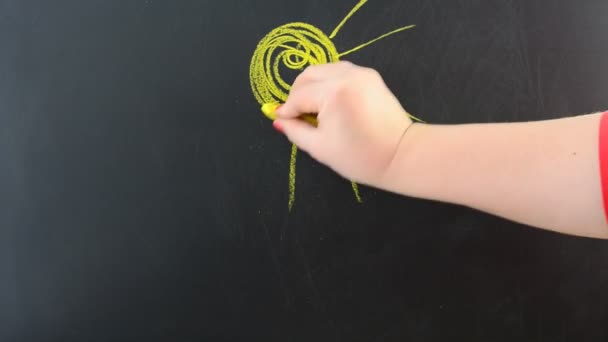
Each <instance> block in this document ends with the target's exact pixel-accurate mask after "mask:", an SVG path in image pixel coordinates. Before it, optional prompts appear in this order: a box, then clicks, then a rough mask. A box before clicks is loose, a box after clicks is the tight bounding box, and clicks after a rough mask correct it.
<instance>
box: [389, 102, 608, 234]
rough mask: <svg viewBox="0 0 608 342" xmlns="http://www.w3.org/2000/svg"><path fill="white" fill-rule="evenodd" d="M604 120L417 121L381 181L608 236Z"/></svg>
mask: <svg viewBox="0 0 608 342" xmlns="http://www.w3.org/2000/svg"><path fill="white" fill-rule="evenodd" d="M599 121H600V115H599V114H593V115H584V116H577V117H571V118H565V119H557V120H548V121H538V122H526V123H507V124H471V125H454V126H440V125H426V124H414V125H413V126H411V127H410V129H409V130H408V132H407V133H406V135H405V136H404V137H403V140H402V141H401V143H400V144H399V147H398V150H397V152H396V154H395V157H394V159H393V161H392V163H391V165H390V167H389V168H388V170H387V172H386V175H385V177H384V179H383V181H382V182H381V187H382V188H385V189H386V190H389V191H394V192H397V193H400V194H404V195H409V196H414V197H420V198H428V199H433V200H438V201H445V202H451V203H456V204H461V205H465V206H469V207H472V208H476V209H479V210H482V211H485V212H488V213H491V214H495V215H498V216H501V217H504V218H507V219H510V220H513V221H517V222H520V223H524V224H528V225H531V226H535V227H539V228H545V229H549V230H553V231H557V232H561V233H566V234H572V235H579V236H588V237H596V238H608V228H607V227H606V218H605V216H604V209H603V204H602V195H601V184H600V173H599V158H598V131H599ZM448 174H449V176H448Z"/></svg>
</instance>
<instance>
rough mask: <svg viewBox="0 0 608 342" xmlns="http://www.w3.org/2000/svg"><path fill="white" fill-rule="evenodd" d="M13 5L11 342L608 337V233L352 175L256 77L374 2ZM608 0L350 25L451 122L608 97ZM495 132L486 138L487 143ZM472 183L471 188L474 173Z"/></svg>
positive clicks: (419, 99) (6, 130)
mask: <svg viewBox="0 0 608 342" xmlns="http://www.w3.org/2000/svg"><path fill="white" fill-rule="evenodd" d="M356 2H357V1H356V0H348V1H346V0H345V1H322V0H310V1H295V0H284V1H276V0H256V1H253V0H251V1H243V0H222V1H209V0H202V1H201V0H198V1H187V0H182V1H159V0H138V1H135V0H133V1H118V0H89V1H76V0H60V1H59V0H58V1H42V0H38V1H34V0H22V1H17V0H2V1H0V157H1V162H0V186H1V187H2V189H1V190H0V193H1V194H0V204H1V206H0V212H1V213H2V215H0V224H1V228H0V340H2V341H445V340H468V341H513V340H525V341H541V340H551V341H572V340H585V341H605V340H606V339H607V338H608V325H607V324H606V323H608V309H607V308H608V305H607V304H608V291H607V290H606V289H607V288H608V245H607V243H606V242H603V241H594V240H589V239H582V238H573V237H567V236H560V235H557V234H553V233H549V232H543V231H539V230H535V229H531V228H530V227H524V226H520V225H517V224H513V223H510V222H507V221H504V220H501V219H498V218H495V217H491V216H489V215H486V214H483V213H479V212H476V211H473V210H470V209H467V208H462V207H457V206H452V205H448V204H441V203H434V202H428V201H423V200H417V199H411V198H403V197H399V196H396V195H392V194H388V193H384V192H381V191H377V190H374V189H370V188H366V187H362V188H361V195H362V197H363V201H364V202H363V203H362V204H358V203H357V202H356V201H355V200H354V198H353V196H352V191H351V189H350V185H349V183H348V182H347V181H345V180H342V179H340V178H339V177H338V176H336V175H334V174H333V173H332V172H331V171H329V170H328V169H326V168H325V167H323V166H320V165H319V164H317V163H316V162H314V161H313V160H311V159H310V158H309V157H307V156H306V155H304V154H300V156H299V157H298V164H297V172H298V173H297V192H296V203H295V205H294V208H293V210H292V211H291V212H289V211H288V210H287V196H288V192H287V172H288V167H289V165H288V162H289V151H290V145H289V144H288V142H287V141H286V139H285V138H284V137H282V136H281V135H279V134H277V133H276V132H274V131H273V130H272V129H271V124H270V121H269V120H267V119H266V118H264V116H262V115H261V113H260V111H259V106H258V104H257V103H256V101H255V99H254V98H253V96H252V93H251V89H250V87H249V78H248V68H249V60H250V58H251V55H252V53H253V51H254V49H255V47H256V44H257V42H258V41H259V40H260V39H261V38H262V37H263V36H264V35H265V34H266V33H267V32H269V31H270V30H272V29H273V28H275V27H277V26H279V25H282V24H284V23H287V22H295V21H302V22H307V23H310V24H313V25H315V26H316V27H318V28H320V29H322V30H324V32H327V31H330V30H331V29H332V28H333V27H334V26H335V24H336V23H337V22H338V21H339V20H340V19H342V18H343V17H344V15H345V14H346V13H347V12H348V11H349V10H350V9H351V8H352V7H353V6H354V5H355V4H356ZM607 17H608V2H606V1H600V0H596V1H593V0H585V1H565V0H530V1H513V0H484V1H481V0H470V1H465V0H462V1H447V0H443V1H440V0H402V1H399V0H370V1H369V2H368V3H367V4H366V5H365V6H364V8H362V9H361V10H360V11H359V12H358V13H357V14H356V15H355V16H353V17H352V19H351V20H350V21H349V22H348V24H347V25H345V26H344V29H343V31H342V32H341V33H340V35H339V36H338V37H337V38H336V40H335V44H336V46H337V47H338V48H339V49H347V48H350V47H353V46H356V45H357V44H359V43H362V42H363V41H365V40H369V39H371V38H374V37H376V36H378V35H379V34H382V33H384V32H387V31H388V30H391V29H393V28H395V27H398V26H403V25H409V24H415V25H417V26H416V28H415V29H413V30H408V31H406V32H403V33H402V34H398V35H394V36H392V37H390V38H387V39H385V40H382V41H380V42H378V43H376V44H375V45H374V46H372V47H370V48H368V49H363V50H361V51H358V52H357V53H353V54H352V55H349V57H348V60H350V61H352V62H355V63H359V64H363V65H366V66H370V67H374V68H376V69H377V70H379V71H380V72H381V73H382V74H383V75H384V77H385V80H386V82H387V84H388V85H389V87H390V88H391V89H392V90H393V91H394V92H395V94H396V95H397V97H398V98H399V99H400V100H401V101H402V102H403V104H404V105H405V107H406V108H407V109H408V110H409V111H410V112H412V113H414V114H415V115H418V116H420V117H421V118H423V119H424V120H426V121H428V122H432V123H465V122H493V121H520V120H536V119H546V118H555V117H562V116H568V115H572V114H580V113H587V112H594V111H598V110H602V109H606V108H607V107H608V96H607V95H606V94H608V63H607V62H606V57H607V56H608V34H607V32H608V21H607V20H606V18H607ZM480 143H482V142H480ZM454 181H458V180H457V179H455V180H454Z"/></svg>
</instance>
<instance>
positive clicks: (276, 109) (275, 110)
mask: <svg viewBox="0 0 608 342" xmlns="http://www.w3.org/2000/svg"><path fill="white" fill-rule="evenodd" d="M281 107H283V105H282V104H280V105H278V106H277V108H275V109H274V113H275V114H277V115H279V114H280V112H279V109H281Z"/></svg>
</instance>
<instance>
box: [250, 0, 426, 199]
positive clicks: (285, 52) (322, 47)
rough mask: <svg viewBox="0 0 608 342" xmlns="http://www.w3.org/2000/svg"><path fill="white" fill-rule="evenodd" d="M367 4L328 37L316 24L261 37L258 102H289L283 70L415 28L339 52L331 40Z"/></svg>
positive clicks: (253, 71)
mask: <svg viewBox="0 0 608 342" xmlns="http://www.w3.org/2000/svg"><path fill="white" fill-rule="evenodd" d="M367 1H368V0H360V1H359V3H357V5H355V7H353V9H352V10H351V11H350V12H349V13H348V14H347V15H346V17H344V19H342V21H341V22H340V23H339V24H338V25H337V26H336V28H335V29H334V30H333V31H332V32H331V34H330V35H329V36H328V35H326V34H325V33H324V32H323V31H321V30H320V29H318V28H316V27H314V26H313V25H310V24H307V23H301V22H295V23H288V24H285V25H282V26H279V27H277V28H275V29H274V30H272V31H270V33H268V34H267V35H266V36H265V37H264V38H262V40H261V41H260V42H259V43H258V46H257V48H256V50H255V52H254V53H253V57H252V58H251V64H250V67H249V80H250V82H251V90H252V91H253V95H254V97H255V99H256V100H257V102H258V103H259V104H260V105H264V104H267V103H284V102H285V101H286V100H287V96H288V94H289V89H290V88H291V85H290V84H289V83H288V82H287V81H285V80H284V79H283V78H282V77H281V71H284V70H303V69H304V68H305V67H306V66H309V65H315V64H325V63H335V62H337V61H339V60H340V58H342V57H344V56H346V55H348V54H351V53H353V52H355V51H357V50H360V49H362V48H364V47H366V46H368V45H370V44H373V43H375V42H377V41H379V40H381V39H383V38H386V37H388V36H390V35H393V34H395V33H398V32H401V31H405V30H407V29H410V28H413V27H414V26H415V25H409V26H404V27H400V28H398V29H396V30H393V31H390V32H388V33H385V34H383V35H381V36H379V37H377V38H375V39H372V40H370V41H368V42H366V43H363V44H361V45H359V46H356V47H354V48H352V49H350V50H347V51H344V52H338V50H337V49H336V46H335V45H334V43H333V41H332V39H334V38H335V37H336V36H337V35H338V33H339V32H340V30H341V29H342V27H343V26H344V24H346V22H347V21H348V20H349V19H350V18H351V17H352V16H353V15H354V14H355V13H356V12H357V11H358V10H359V9H360V8H361V7H363V5H365V3H366V2H367ZM297 152H298V149H297V147H296V146H295V145H292V147H291V160H290V167H289V200H288V208H289V210H291V208H292V207H293V204H294V202H295V184H296V156H297ZM351 184H352V188H353V192H354V194H355V198H356V199H357V201H358V202H361V196H360V195H359V190H358V187H357V183H355V182H351Z"/></svg>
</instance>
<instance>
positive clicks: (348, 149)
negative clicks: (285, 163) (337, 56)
mask: <svg viewBox="0 0 608 342" xmlns="http://www.w3.org/2000/svg"><path fill="white" fill-rule="evenodd" d="M305 113H317V114H318V116H317V120H318V121H319V125H318V127H317V128H315V127H313V126H312V125H310V124H309V123H307V122H305V121H303V120H301V119H297V117H298V116H300V115H302V114H305ZM276 114H277V117H278V119H277V120H276V121H275V122H274V126H275V128H276V129H277V130H279V131H282V132H284V133H285V135H286V136H287V138H288V139H289V140H290V141H291V142H293V143H294V144H296V145H297V146H298V147H299V148H300V149H302V150H304V151H306V152H308V153H309V154H310V155H311V156H312V157H313V158H315V159H317V160H318V161H320V162H321V163H323V164H326V165H328V166H329V167H331V168H332V169H333V170H335V171H336V172H338V173H339V174H340V175H342V176H343V177H346V178H348V179H350V180H354V181H357V182H361V183H365V184H369V185H376V186H379V185H380V184H379V183H380V182H381V181H382V177H383V175H384V173H385V171H386V170H387V168H388V167H389V165H390V164H391V161H392V159H393V156H394V155H395V152H396V151H397V147H398V146H399V143H400V141H401V138H402V136H403V134H404V132H405V131H406V130H407V128H408V127H409V126H410V125H411V124H412V121H411V120H410V118H409V117H408V115H407V113H406V111H405V110H404V109H403V107H401V105H400V104H399V101H398V100H397V99H396V98H395V96H394V95H393V94H392V93H391V91H390V90H389V89H388V88H387V87H386V85H385V84H384V81H383V80H382V77H381V76H380V75H379V74H378V73H377V72H376V71H375V70H372V69H368V68H363V67H359V66H356V65H353V64H351V63H348V62H339V63H335V64H325V65H317V66H311V67H309V68H307V69H306V70H305V71H304V72H303V73H302V74H301V75H300V76H299V77H298V78H297V79H296V81H295V82H294V84H293V87H292V89H291V92H290V94H289V98H288V99H287V102H286V103H285V104H284V105H283V106H281V107H280V108H279V109H277V112H276Z"/></svg>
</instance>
